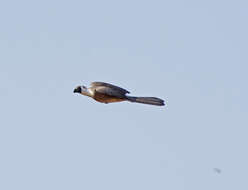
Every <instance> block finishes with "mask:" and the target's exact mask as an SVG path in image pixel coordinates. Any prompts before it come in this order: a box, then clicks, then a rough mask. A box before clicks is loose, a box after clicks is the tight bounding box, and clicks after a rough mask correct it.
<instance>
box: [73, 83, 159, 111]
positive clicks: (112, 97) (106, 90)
mask: <svg viewBox="0 0 248 190" xmlns="http://www.w3.org/2000/svg"><path fill="white" fill-rule="evenodd" d="M73 92H74V93H79V94H82V95H84V96H89V97H91V98H93V99H95V100H96V101H98V102H101V103H105V104H107V103H113V102H122V101H129V102H136V103H142V104H150V105H155V106H164V100H162V99H160V98H156V97H135V96H127V95H126V94H129V92H128V91H127V90H125V89H123V88H121V87H118V86H115V85H112V84H109V83H105V82H92V83H91V86H90V87H89V88H87V87H85V86H77V87H76V88H75V89H74V91H73Z"/></svg>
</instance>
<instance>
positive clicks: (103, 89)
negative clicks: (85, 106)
mask: <svg viewBox="0 0 248 190" xmlns="http://www.w3.org/2000/svg"><path fill="white" fill-rule="evenodd" d="M91 89H92V90H93V91H94V92H95V95H100V94H102V95H104V96H111V97H116V98H126V95H125V94H126V93H125V92H123V91H122V90H118V89H117V88H112V87H108V86H93V87H91Z"/></svg>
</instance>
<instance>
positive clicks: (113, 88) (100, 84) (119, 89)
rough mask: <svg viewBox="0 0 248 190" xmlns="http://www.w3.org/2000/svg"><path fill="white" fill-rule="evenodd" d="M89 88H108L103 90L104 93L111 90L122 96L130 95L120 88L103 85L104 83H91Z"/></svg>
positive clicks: (107, 84)
mask: <svg viewBox="0 0 248 190" xmlns="http://www.w3.org/2000/svg"><path fill="white" fill-rule="evenodd" d="M91 86H92V87H95V88H99V87H108V88H106V89H105V90H106V91H110V90H113V91H117V92H118V93H121V94H124V95H125V94H129V93H130V92H129V91H127V90H126V89H124V88H121V87H119V86H115V85H112V84H109V83H105V82H92V83H91Z"/></svg>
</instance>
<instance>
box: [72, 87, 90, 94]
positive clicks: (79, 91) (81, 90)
mask: <svg viewBox="0 0 248 190" xmlns="http://www.w3.org/2000/svg"><path fill="white" fill-rule="evenodd" d="M86 91H87V88H86V87H85V86H77V87H76V88H75V89H74V90H73V92H74V93H82V92H86Z"/></svg>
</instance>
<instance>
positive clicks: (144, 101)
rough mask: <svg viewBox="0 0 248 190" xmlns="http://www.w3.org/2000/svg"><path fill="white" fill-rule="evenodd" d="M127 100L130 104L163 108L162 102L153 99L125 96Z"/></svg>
mask: <svg viewBox="0 0 248 190" xmlns="http://www.w3.org/2000/svg"><path fill="white" fill-rule="evenodd" d="M127 100H128V101H130V102H136V103H141V104H149V105H155V106H164V100H162V99H159V98H155V97H134V96H127Z"/></svg>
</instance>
